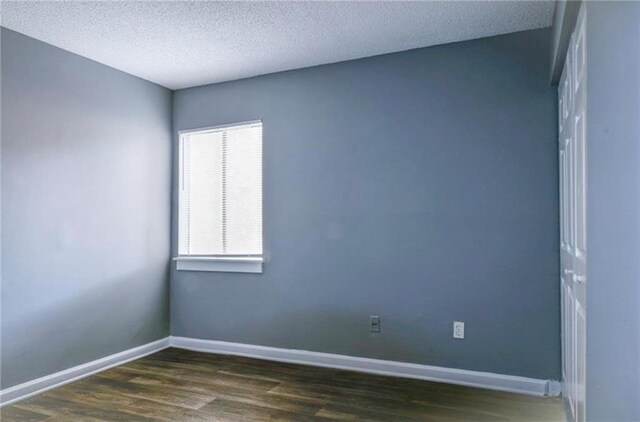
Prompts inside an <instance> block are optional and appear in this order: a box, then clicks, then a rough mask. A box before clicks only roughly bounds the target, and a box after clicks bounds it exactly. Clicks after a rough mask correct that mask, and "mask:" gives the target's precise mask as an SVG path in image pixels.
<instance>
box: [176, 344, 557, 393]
mask: <svg viewBox="0 0 640 422" xmlns="http://www.w3.org/2000/svg"><path fill="white" fill-rule="evenodd" d="M171 346H172V347H176V348H180V349H187V350H194V351H198V352H208V353H219V354H224V355H236V356H247V357H252V358H258V359H265V360H273V361H278V362H287V363H297V364H302V365H311V366H322V367H327V368H335V369H346V370H350V371H359V372H367V373H371V374H378V375H390V376H395V377H404V378H415V379H422V380H428V381H437V382H444V383H448V384H457V385H466V386H471V387H479V388H487V389H490V390H499V391H508V392H513V393H523V394H530V395H534V396H557V395H559V394H560V388H559V383H558V381H555V380H542V379H535V378H525V377H519V376H514V375H502V374H494V373H490V372H478V371H469V370H465V369H454V368H443V367H438V366H429V365H419V364H415V363H406V362H395V361H389V360H380V359H369V358H362V357H354V356H345V355H336V354H331V353H320V352H310V351H307V350H296V349H280V348H275V347H266V346H256V345H251V344H241V343H229V342H225V341H215V340H201V339H195V338H187V337H173V336H172V337H171Z"/></svg>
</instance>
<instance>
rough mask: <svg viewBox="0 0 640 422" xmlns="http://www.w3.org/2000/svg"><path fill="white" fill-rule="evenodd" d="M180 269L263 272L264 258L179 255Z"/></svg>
mask: <svg viewBox="0 0 640 422" xmlns="http://www.w3.org/2000/svg"><path fill="white" fill-rule="evenodd" d="M173 260H174V261H176V270H178V271H215V272H226V273H262V263H263V262H264V259H263V258H262V257H258V256H252V257H236V256H234V257H222V256H177V257H175V258H173Z"/></svg>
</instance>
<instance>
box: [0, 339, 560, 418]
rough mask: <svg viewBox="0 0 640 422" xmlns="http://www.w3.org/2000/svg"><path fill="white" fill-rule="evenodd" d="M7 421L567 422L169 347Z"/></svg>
mask: <svg viewBox="0 0 640 422" xmlns="http://www.w3.org/2000/svg"><path fill="white" fill-rule="evenodd" d="M0 414H1V416H2V418H1V419H2V422H9V421H45V420H46V421H50V422H52V421H132V422H135V421H149V420H162V421H264V420H281V421H307V420H312V421H316V420H319V421H322V420H371V421H458V420H473V421H507V420H508V421H564V416H563V410H562V402H561V400H560V399H557V398H541V397H531V396H526V395H519V394H511V393H503V392H497V391H488V390H482V389H477V388H470V387H461V386H455V385H449V384H440V383H435V382H428V381H418V380H411V379H404V378H392V377H384V376H377V375H369V374H363V373H357V372H350V371H341V370H334V369H325V368H317V367H311V366H301V365H291V364H284V363H278V362H268V361H262V360H257V359H249V358H242V357H233V356H223V355H213V354H205V353H197V352H190V351H186V350H178V349H167V350H163V351H162V352H159V353H156V354H154V355H151V356H147V357H145V358H142V359H139V360H137V361H134V362H131V363H128V364H125V365H122V366H119V367H117V368H113V369H110V370H108V371H105V372H102V373H99V374H97V375H94V376H91V377H89V378H85V379H83V380H80V381H77V382H74V383H71V384H67V385H65V386H62V387H60V388H56V389H54V390H50V391H47V392H45V393H43V394H40V395H38V396H35V397H32V398H29V399H27V400H24V401H21V402H18V403H15V404H13V405H10V406H6V407H4V408H2V409H1V410H0Z"/></svg>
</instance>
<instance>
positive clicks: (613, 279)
mask: <svg viewBox="0 0 640 422" xmlns="http://www.w3.org/2000/svg"><path fill="white" fill-rule="evenodd" d="M586 5H587V66H588V68H587V83H588V85H587V92H588V111H587V113H588V116H587V125H588V126H587V160H588V166H587V171H588V173H587V180H588V191H587V224H588V226H587V254H588V257H587V259H588V261H587V265H588V267H587V277H588V281H587V418H588V419H589V420H591V421H638V420H640V400H639V399H640V335H639V333H640V259H639V257H640V3H638V2H635V3H634V2H603V3H600V2H586ZM612 23H615V24H612Z"/></svg>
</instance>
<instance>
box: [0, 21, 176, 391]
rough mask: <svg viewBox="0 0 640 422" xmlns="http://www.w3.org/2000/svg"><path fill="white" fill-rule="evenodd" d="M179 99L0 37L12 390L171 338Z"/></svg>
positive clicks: (5, 319)
mask: <svg viewBox="0 0 640 422" xmlns="http://www.w3.org/2000/svg"><path fill="white" fill-rule="evenodd" d="M171 96H172V93H171V92H170V91H169V90H167V89H164V88H161V87H159V86H157V85H154V84H152V83H149V82H146V81H143V80H141V79H138V78H135V77H133V76H130V75H127V74H125V73H122V72H119V71H117V70H114V69H112V68H109V67H106V66H103V65H101V64H98V63H95V62H93V61H90V60H87V59H84V58H82V57H79V56H77V55H74V54H71V53H68V52H66V51H63V50H60V49H58V48H55V47H52V46H50V45H47V44H44V43H42V42H39V41H36V40H34V39H31V38H28V37H25V36H23V35H20V34H18V33H15V32H12V31H9V30H6V29H4V28H3V29H2V116H1V117H2V150H1V152H2V252H3V254H2V268H3V281H2V315H1V316H2V368H1V369H2V388H6V387H9V386H12V385H15V384H18V383H21V382H24V381H27V380H31V379H33V378H36V377H40V376H43V375H47V374H50V373H52V372H55V371H59V370H63V369H66V368H69V367H71V366H74V365H78V364H82V363H85V362H87V361H91V360H94V359H97V358H100V357H103V356H105V355H109V354H112V353H116V352H119V351H122V350H124V349H128V348H131V347H135V346H138V345H141V344H145V343H148V342H150V341H153V340H156V339H159V338H161V337H164V336H166V335H167V334H168V307H169V305H168V268H169V267H168V263H169V261H168V260H169V256H170V252H169V237H170V236H169V226H170V207H169V203H170V189H171V186H170V184H171V182H170V168H171V163H170V160H171V147H170V145H171Z"/></svg>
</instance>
